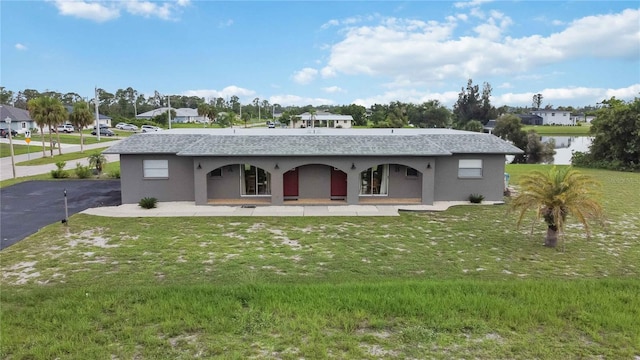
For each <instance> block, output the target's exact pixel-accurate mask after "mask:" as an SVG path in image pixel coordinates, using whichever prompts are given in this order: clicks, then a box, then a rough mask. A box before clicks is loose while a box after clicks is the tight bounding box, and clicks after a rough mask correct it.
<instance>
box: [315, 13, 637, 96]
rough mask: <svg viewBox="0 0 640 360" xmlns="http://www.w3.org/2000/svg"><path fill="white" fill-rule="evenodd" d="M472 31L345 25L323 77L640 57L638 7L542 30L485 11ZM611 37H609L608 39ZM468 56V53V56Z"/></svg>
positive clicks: (430, 75)
mask: <svg viewBox="0 0 640 360" xmlns="http://www.w3.org/2000/svg"><path fill="white" fill-rule="evenodd" d="M488 14H489V18H488V20H485V21H483V23H484V24H485V27H476V31H477V32H478V34H476V35H475V36H461V37H457V38H454V37H453V30H454V29H455V28H456V25H457V22H456V20H455V19H451V18H450V19H449V20H447V21H445V22H435V21H429V22H422V21H416V20H404V19H397V18H387V19H384V20H383V21H381V23H380V24H379V25H378V26H359V27H350V28H346V29H344V30H343V31H342V32H341V34H344V35H343V39H342V40H341V41H339V42H337V43H335V44H334V45H333V46H332V47H331V50H330V54H329V56H328V60H327V64H326V65H325V66H324V67H323V68H322V70H321V74H322V76H323V77H329V76H337V75H340V74H346V75H365V76H371V77H389V78H391V79H392V83H395V84H403V86H407V85H412V86H416V85H418V84H429V83H431V82H433V81H446V80H455V81H459V79H468V78H476V77H490V76H492V75H509V76H518V75H521V74H526V73H528V72H531V71H532V70H533V69H536V68H538V67H542V66H545V65H549V64H554V63H559V62H564V61H570V60H573V59H577V58H585V57H587V58H589V57H596V58H597V57H600V58H608V57H610V58H620V57H626V58H630V59H634V60H637V59H638V58H640V28H638V23H639V22H640V9H628V10H624V11H622V12H620V13H616V14H606V15H598V16H589V17H584V18H581V19H578V20H575V21H573V22H572V23H571V24H569V25H567V26H566V27H565V28H564V29H563V30H561V31H559V32H556V33H553V34H550V35H549V36H541V35H535V34H534V35H528V36H524V37H511V36H508V34H507V33H506V31H508V28H509V27H510V25H511V24H512V23H513V21H512V20H511V18H509V17H508V16H505V15H504V14H502V13H500V12H497V11H490V12H488ZM612 39H615V41H612ZM470 55H471V56H470Z"/></svg>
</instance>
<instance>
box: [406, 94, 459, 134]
mask: <svg viewBox="0 0 640 360" xmlns="http://www.w3.org/2000/svg"><path fill="white" fill-rule="evenodd" d="M407 113H408V117H409V123H411V124H413V125H415V126H417V127H421V128H446V127H449V126H450V125H451V112H450V111H449V109H447V108H446V107H445V106H444V105H442V104H441V103H440V102H439V101H438V100H429V101H427V102H424V103H422V104H421V105H418V106H410V107H409V109H408V110H407Z"/></svg>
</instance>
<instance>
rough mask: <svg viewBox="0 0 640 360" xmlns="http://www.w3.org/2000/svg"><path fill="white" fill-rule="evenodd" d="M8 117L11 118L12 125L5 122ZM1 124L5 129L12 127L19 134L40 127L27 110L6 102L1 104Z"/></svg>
mask: <svg viewBox="0 0 640 360" xmlns="http://www.w3.org/2000/svg"><path fill="white" fill-rule="evenodd" d="M7 118H9V119H11V125H10V126H9V125H8V124H7V123H6V122H5V121H6V119H7ZM0 125H1V127H2V128H3V129H6V128H8V127H11V129H13V130H15V131H17V132H18V133H19V134H24V133H25V132H26V131H27V130H31V129H34V128H37V127H38V126H37V125H36V122H35V121H33V119H32V118H31V116H29V112H28V111H27V110H23V109H20V108H17V107H15V106H11V105H5V104H2V105H0Z"/></svg>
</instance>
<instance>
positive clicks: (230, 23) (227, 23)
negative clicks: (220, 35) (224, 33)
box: [218, 19, 233, 28]
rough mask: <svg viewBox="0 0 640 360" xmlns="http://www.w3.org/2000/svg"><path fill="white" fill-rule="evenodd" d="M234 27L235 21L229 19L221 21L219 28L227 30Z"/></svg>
mask: <svg viewBox="0 0 640 360" xmlns="http://www.w3.org/2000/svg"><path fill="white" fill-rule="evenodd" d="M231 25H233V20H232V19H228V20H227V21H221V22H220V23H218V27H219V28H226V27H229V26H231Z"/></svg>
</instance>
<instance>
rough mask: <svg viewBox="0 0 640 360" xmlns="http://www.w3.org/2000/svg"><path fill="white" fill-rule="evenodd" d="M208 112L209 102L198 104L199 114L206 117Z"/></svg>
mask: <svg viewBox="0 0 640 360" xmlns="http://www.w3.org/2000/svg"><path fill="white" fill-rule="evenodd" d="M208 113H209V104H207V103H200V104H198V116H202V117H205V118H206V117H207V114H208Z"/></svg>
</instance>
